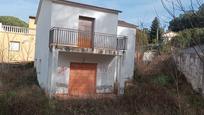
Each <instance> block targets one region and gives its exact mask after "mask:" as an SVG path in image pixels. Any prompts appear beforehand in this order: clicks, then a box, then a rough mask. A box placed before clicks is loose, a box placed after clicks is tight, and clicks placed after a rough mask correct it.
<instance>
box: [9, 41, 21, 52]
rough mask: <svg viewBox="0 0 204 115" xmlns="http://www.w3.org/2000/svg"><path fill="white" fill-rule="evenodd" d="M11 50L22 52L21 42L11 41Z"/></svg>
mask: <svg viewBox="0 0 204 115" xmlns="http://www.w3.org/2000/svg"><path fill="white" fill-rule="evenodd" d="M9 50H10V51H19V50H20V42H17V41H10V43H9Z"/></svg>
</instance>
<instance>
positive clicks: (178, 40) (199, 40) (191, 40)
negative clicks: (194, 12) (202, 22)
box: [172, 28, 204, 48]
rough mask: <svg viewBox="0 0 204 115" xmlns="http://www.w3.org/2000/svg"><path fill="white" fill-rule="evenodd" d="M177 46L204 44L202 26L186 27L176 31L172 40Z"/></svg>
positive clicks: (185, 46) (203, 29)
mask: <svg viewBox="0 0 204 115" xmlns="http://www.w3.org/2000/svg"><path fill="white" fill-rule="evenodd" d="M172 43H173V45H174V46H176V47H179V48H187V47H192V46H195V45H198V44H204V28H194V29H186V30H183V31H181V32H179V33H178V35H177V36H176V37H175V38H174V39H173V41H172Z"/></svg>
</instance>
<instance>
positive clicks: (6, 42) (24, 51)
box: [0, 19, 36, 63]
mask: <svg viewBox="0 0 204 115" xmlns="http://www.w3.org/2000/svg"><path fill="white" fill-rule="evenodd" d="M34 21H35V20H34V19H29V28H23V27H12V26H9V25H2V24H1V23H0V62H5V63H17V62H31V61H34V57H35V56H34V55H35V40H36V30H35V24H34ZM30 25H32V26H30ZM3 26H7V27H10V28H11V29H10V30H9V31H5V30H4V28H3ZM16 28H18V29H22V30H28V32H27V31H24V32H19V31H18V30H17V29H16ZM12 41H15V42H18V43H19V51H11V50H10V42H12Z"/></svg>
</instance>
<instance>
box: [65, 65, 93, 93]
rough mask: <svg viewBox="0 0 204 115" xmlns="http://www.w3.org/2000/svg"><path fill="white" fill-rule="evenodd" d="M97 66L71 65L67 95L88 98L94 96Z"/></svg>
mask: <svg viewBox="0 0 204 115" xmlns="http://www.w3.org/2000/svg"><path fill="white" fill-rule="evenodd" d="M96 68H97V64H85V63H71V65H70V79H69V95H71V96H89V95H94V94H96Z"/></svg>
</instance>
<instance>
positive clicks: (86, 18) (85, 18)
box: [78, 16, 95, 49]
mask: <svg viewBox="0 0 204 115" xmlns="http://www.w3.org/2000/svg"><path fill="white" fill-rule="evenodd" d="M80 19H83V20H88V21H91V22H92V31H91V48H93V49H94V33H95V18H93V17H87V16H79V20H80ZM79 24H80V23H78V27H80V25H79ZM79 29H80V28H79Z"/></svg>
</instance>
